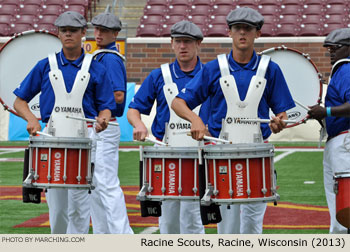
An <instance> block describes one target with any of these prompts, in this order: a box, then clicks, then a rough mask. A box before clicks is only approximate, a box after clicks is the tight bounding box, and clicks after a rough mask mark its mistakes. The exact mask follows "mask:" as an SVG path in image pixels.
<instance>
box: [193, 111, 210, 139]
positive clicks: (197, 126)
mask: <svg viewBox="0 0 350 252" xmlns="http://www.w3.org/2000/svg"><path fill="white" fill-rule="evenodd" d="M207 132H208V129H207V127H206V126H205V125H204V123H203V121H202V120H201V119H200V117H198V116H197V117H196V118H195V120H193V121H192V125H191V136H192V138H193V139H195V140H198V141H200V140H203V138H204V136H205V135H206V134H207Z"/></svg>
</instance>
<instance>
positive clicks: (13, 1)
mask: <svg viewBox="0 0 350 252" xmlns="http://www.w3.org/2000/svg"><path fill="white" fill-rule="evenodd" d="M21 3H22V1H21V0H1V1H0V4H6V5H16V6H17V7H19V6H20V4H21Z"/></svg>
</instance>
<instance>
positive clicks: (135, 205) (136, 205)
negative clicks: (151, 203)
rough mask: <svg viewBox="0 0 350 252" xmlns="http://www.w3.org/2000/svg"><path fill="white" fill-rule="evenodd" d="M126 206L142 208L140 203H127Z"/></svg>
mask: <svg viewBox="0 0 350 252" xmlns="http://www.w3.org/2000/svg"><path fill="white" fill-rule="evenodd" d="M126 207H127V208H128V207H131V208H137V209H140V205H138V204H126Z"/></svg>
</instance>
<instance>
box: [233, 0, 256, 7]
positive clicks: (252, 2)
mask: <svg viewBox="0 0 350 252" xmlns="http://www.w3.org/2000/svg"><path fill="white" fill-rule="evenodd" d="M258 2H259V1H257V0H237V1H236V4H237V5H239V6H240V7H243V6H248V5H249V6H258Z"/></svg>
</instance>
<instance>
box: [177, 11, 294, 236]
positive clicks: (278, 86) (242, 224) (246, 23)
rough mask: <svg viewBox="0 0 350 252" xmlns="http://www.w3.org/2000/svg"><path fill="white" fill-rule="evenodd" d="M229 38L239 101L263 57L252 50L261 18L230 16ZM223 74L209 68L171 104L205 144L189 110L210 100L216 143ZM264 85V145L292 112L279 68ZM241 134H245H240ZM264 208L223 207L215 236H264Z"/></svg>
mask: <svg viewBox="0 0 350 252" xmlns="http://www.w3.org/2000/svg"><path fill="white" fill-rule="evenodd" d="M226 20H227V24H228V26H229V28H230V31H229V35H230V37H231V38H232V50H231V52H230V53H229V54H227V55H226V59H227V62H228V67H229V73H230V74H231V75H233V77H234V79H235V82H236V85H237V89H238V93H239V98H240V100H241V101H243V100H244V99H245V97H246V95H247V90H248V87H249V84H250V81H251V79H252V76H253V75H255V74H256V72H257V68H258V64H259V62H260V59H261V57H260V56H258V55H257V54H256V52H255V50H254V40H255V39H256V38H258V37H260V35H261V27H262V25H263V23H264V18H263V16H262V15H261V14H260V13H259V12H257V11H256V10H253V9H251V8H247V7H243V8H237V9H235V10H233V11H231V12H230V13H229V14H228V15H227V17H226ZM220 78H221V72H220V67H219V62H218V60H217V59H215V60H213V61H210V62H208V63H207V64H206V65H205V66H204V67H203V69H202V70H201V71H200V72H199V73H198V74H197V75H196V76H195V77H194V78H193V79H192V81H190V82H189V83H188V84H187V85H186V88H185V91H184V92H181V93H179V94H178V96H177V97H176V98H175V99H174V101H173V103H172V109H173V110H174V111H175V112H176V113H177V114H178V115H179V116H181V117H182V118H184V119H187V120H188V121H190V122H191V123H192V128H191V133H192V137H193V138H194V139H197V140H201V139H203V136H204V135H205V132H206V127H205V125H204V123H203V122H202V121H201V119H200V118H199V117H198V116H197V115H195V114H194V113H192V111H191V109H193V108H194V107H196V106H198V105H199V104H201V103H202V102H204V101H205V100H206V99H207V98H208V97H210V99H211V107H210V110H211V113H210V115H209V120H208V126H209V132H210V134H211V135H212V136H213V137H219V134H220V131H221V129H222V120H223V119H224V118H225V117H226V112H227V104H226V100H225V97H224V95H223V91H222V89H221V86H220V82H219V79H220ZM265 79H266V80H267V83H266V87H265V90H264V91H263V94H262V98H261V100H260V103H259V106H258V117H259V118H262V119H269V118H270V116H269V109H271V110H272V111H273V113H274V114H275V115H276V116H275V117H272V119H271V122H270V124H261V127H260V128H261V132H262V137H263V139H264V140H267V139H268V137H269V136H270V134H271V132H273V133H278V132H280V131H281V130H282V129H283V128H285V127H286V124H285V123H284V122H283V120H284V119H287V114H286V111H287V110H288V109H290V108H292V107H294V106H295V104H294V101H293V99H292V97H291V94H290V92H289V90H288V87H287V84H286V81H285V79H284V77H283V74H282V72H281V70H280V68H279V66H278V65H277V64H275V63H274V62H271V61H270V63H269V64H268V68H267V71H266V74H265ZM241 134H244V132H242V133H241ZM265 210H266V203H260V202H259V203H253V204H234V205H231V208H230V209H227V207H226V206H221V207H220V211H221V215H222V221H221V222H220V223H219V224H218V232H219V233H262V223H263V217H264V213H265Z"/></svg>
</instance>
